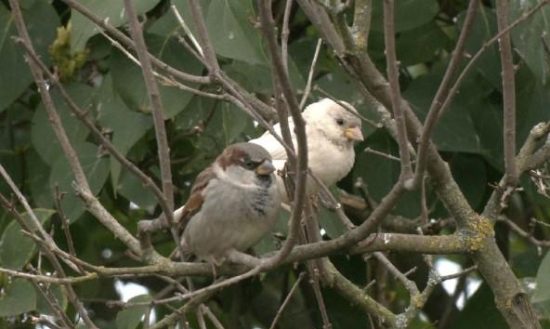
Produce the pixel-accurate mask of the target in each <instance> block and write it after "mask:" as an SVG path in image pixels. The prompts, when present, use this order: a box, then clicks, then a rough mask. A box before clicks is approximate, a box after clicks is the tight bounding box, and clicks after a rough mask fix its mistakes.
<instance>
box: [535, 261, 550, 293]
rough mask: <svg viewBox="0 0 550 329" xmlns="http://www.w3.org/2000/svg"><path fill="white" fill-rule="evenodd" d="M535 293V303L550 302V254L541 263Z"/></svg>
mask: <svg viewBox="0 0 550 329" xmlns="http://www.w3.org/2000/svg"><path fill="white" fill-rule="evenodd" d="M536 283H537V285H536V288H535V293H534V294H533V298H532V300H533V302H535V303H538V302H543V301H546V300H550V252H547V253H546V256H544V259H543V260H542V262H541V263H540V267H539V270H538V272H537V280H536Z"/></svg>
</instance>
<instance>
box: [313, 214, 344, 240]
mask: <svg viewBox="0 0 550 329" xmlns="http://www.w3.org/2000/svg"><path fill="white" fill-rule="evenodd" d="M319 224H321V227H322V228H324V229H325V231H326V233H327V235H328V236H329V237H330V238H331V239H335V238H337V237H339V236H340V235H342V234H344V233H346V231H347V229H346V227H345V226H344V224H342V222H341V221H340V219H339V218H338V215H336V213H335V212H334V211H330V210H328V209H326V208H325V207H320V209H319Z"/></svg>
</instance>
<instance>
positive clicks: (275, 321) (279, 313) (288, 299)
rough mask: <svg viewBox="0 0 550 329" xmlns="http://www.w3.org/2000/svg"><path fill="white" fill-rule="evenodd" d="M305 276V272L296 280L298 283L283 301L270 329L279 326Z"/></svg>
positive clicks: (295, 283)
mask: <svg viewBox="0 0 550 329" xmlns="http://www.w3.org/2000/svg"><path fill="white" fill-rule="evenodd" d="M304 276H305V273H304V272H302V273H300V275H298V278H297V279H296V281H295V282H294V284H293V285H292V288H290V291H289V292H288V294H287V295H286V297H285V300H284V301H283V303H282V304H281V306H280V307H279V309H278V310H277V314H275V317H274V318H273V321H271V325H270V326H269V329H275V326H276V325H277V322H278V321H279V319H280V318H281V315H283V311H284V310H285V307H286V306H287V305H288V303H289V302H290V299H291V298H292V295H294V292H295V291H296V289H297V288H298V287H299V285H300V282H301V281H302V279H303V278H304Z"/></svg>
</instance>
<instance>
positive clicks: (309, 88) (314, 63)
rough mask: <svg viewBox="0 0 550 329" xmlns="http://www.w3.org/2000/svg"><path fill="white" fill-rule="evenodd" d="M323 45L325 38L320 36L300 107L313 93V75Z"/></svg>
mask: <svg viewBox="0 0 550 329" xmlns="http://www.w3.org/2000/svg"><path fill="white" fill-rule="evenodd" d="M322 45H323V39H321V38H319V39H318V40H317V45H316V46H315V53H313V59H312V60H311V65H310V67H309V73H308V75H307V83H306V87H305V88H304V94H303V95H302V100H301V101H300V109H303V108H304V106H305V105H306V102H307V99H308V98H309V94H310V93H311V84H312V83H313V75H314V73H315V65H316V64H317V59H318V58H319V52H320V51H321V46H322Z"/></svg>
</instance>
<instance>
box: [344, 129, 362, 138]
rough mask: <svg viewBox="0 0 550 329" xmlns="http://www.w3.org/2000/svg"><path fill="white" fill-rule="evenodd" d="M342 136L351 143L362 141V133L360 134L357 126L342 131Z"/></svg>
mask: <svg viewBox="0 0 550 329" xmlns="http://www.w3.org/2000/svg"><path fill="white" fill-rule="evenodd" d="M344 136H346V138H347V139H349V140H352V141H362V140H363V133H362V132H361V129H360V128H359V127H357V126H355V127H349V128H346V129H345V130H344Z"/></svg>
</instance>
